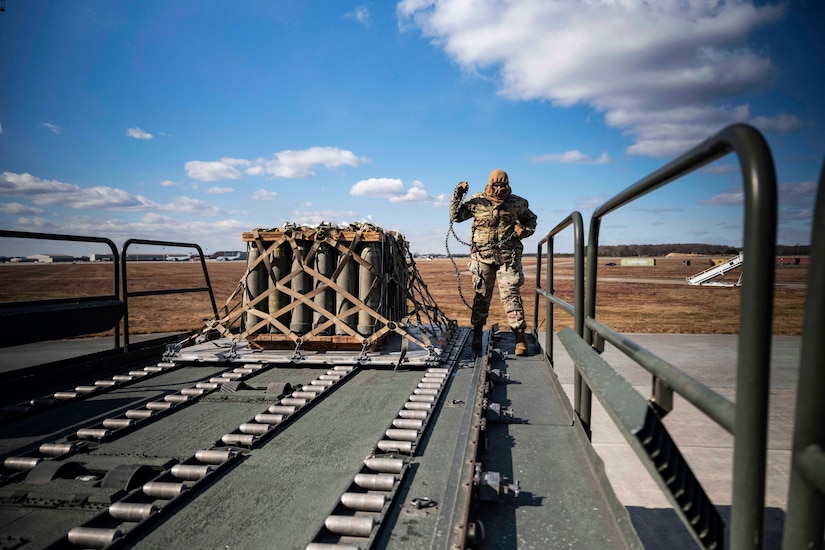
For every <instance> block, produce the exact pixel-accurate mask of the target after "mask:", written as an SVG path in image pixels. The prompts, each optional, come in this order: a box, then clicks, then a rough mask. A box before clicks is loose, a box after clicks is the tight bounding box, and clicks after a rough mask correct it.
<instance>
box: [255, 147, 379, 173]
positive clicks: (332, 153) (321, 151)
mask: <svg viewBox="0 0 825 550" xmlns="http://www.w3.org/2000/svg"><path fill="white" fill-rule="evenodd" d="M367 162H369V159H368V158H367V157H359V156H356V155H355V154H354V153H353V152H352V151H347V150H346V149H338V148H336V147H310V148H309V149H303V150H298V151H293V150H286V151H281V152H279V153H275V158H274V159H272V160H263V159H259V161H258V163H260V165H261V170H259V171H258V172H259V173H266V174H267V175H269V176H272V177H275V178H306V177H309V176H314V175H315V172H313V168H314V167H316V166H323V167H324V168H326V169H327V170H332V169H334V168H339V167H341V166H351V167H353V168H354V167H357V166H360V165H362V164H365V163H367ZM250 170H251V169H250ZM250 170H247V173H250Z"/></svg>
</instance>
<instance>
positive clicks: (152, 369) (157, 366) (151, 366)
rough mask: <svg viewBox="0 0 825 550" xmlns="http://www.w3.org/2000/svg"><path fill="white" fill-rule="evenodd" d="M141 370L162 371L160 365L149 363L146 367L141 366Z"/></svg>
mask: <svg viewBox="0 0 825 550" xmlns="http://www.w3.org/2000/svg"><path fill="white" fill-rule="evenodd" d="M143 370H145V371H146V372H162V371H163V367H161V366H160V365H149V366H148V367H143Z"/></svg>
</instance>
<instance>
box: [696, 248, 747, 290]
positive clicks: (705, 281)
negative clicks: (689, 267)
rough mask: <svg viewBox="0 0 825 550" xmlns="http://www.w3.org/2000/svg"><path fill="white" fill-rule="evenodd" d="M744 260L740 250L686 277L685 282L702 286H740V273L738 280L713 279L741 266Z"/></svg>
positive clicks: (743, 254)
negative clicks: (734, 254) (730, 256)
mask: <svg viewBox="0 0 825 550" xmlns="http://www.w3.org/2000/svg"><path fill="white" fill-rule="evenodd" d="M744 262H745V253H744V252H740V253H739V254H737V255H736V256H733V257H732V258H728V259H727V260H725V261H724V262H722V263H721V264H719V265H715V266H713V267H711V268H708V269H706V270H704V271H702V272H700V273H697V274H696V275H694V276H692V277H688V278H687V282H688V283H689V284H691V285H704V286H742V274H740V275H739V280H737V281H736V282H735V283H733V282H722V281H714V280H713V279H716V278H718V277H722V276H724V275H725V274H726V273H727V272H728V271H731V270H733V269H736V268H737V267H740V266H742V264H743V263H744Z"/></svg>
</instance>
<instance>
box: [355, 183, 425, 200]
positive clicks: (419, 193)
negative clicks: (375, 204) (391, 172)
mask: <svg viewBox="0 0 825 550" xmlns="http://www.w3.org/2000/svg"><path fill="white" fill-rule="evenodd" d="M349 194H350V195H354V196H356V197H372V198H377V199H387V200H388V201H390V202H426V201H433V200H437V199H436V198H434V197H433V196H432V195H430V194H429V193H428V192H427V190H426V189H424V184H423V183H421V182H420V181H418V180H415V181H413V182H412V184H411V185H410V188H409V189H407V188H406V187H404V182H403V181H401V180H400V179H397V178H369V179H365V180H361V181H359V182H357V183H356V184H355V185H353V186H352V187H351V188H350V190H349Z"/></svg>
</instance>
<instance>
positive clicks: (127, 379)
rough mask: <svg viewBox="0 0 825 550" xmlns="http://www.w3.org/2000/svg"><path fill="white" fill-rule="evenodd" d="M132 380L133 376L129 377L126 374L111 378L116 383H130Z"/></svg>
mask: <svg viewBox="0 0 825 550" xmlns="http://www.w3.org/2000/svg"><path fill="white" fill-rule="evenodd" d="M134 379H135V377H134V376H129V375H128V374H116V375H114V376H112V380H114V381H116V382H131V381H132V380H134Z"/></svg>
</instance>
